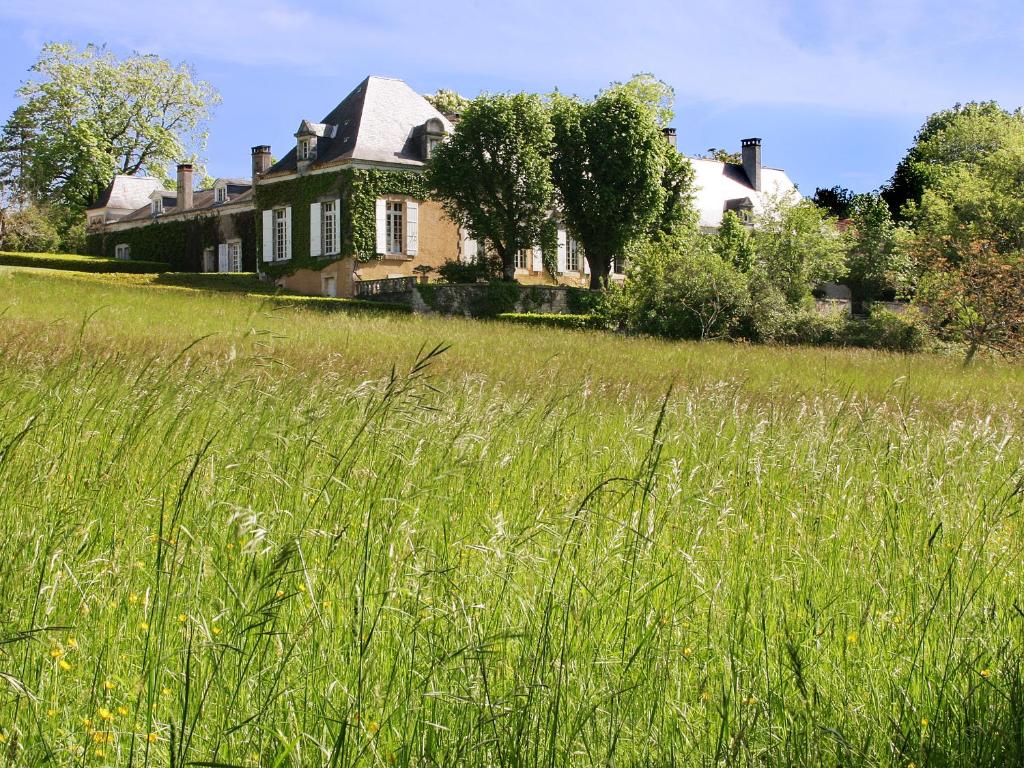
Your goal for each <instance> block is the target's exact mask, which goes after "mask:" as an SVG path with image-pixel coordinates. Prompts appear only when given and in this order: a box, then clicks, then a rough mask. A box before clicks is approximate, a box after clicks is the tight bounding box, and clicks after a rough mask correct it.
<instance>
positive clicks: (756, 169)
mask: <svg viewBox="0 0 1024 768" xmlns="http://www.w3.org/2000/svg"><path fill="white" fill-rule="evenodd" d="M741 145H742V147H743V170H744V171H745V172H746V174H747V178H748V179H750V186H752V187H753V188H754V189H755V190H757V191H758V192H760V191H761V140H760V139H744V140H743V141H742V142H741Z"/></svg>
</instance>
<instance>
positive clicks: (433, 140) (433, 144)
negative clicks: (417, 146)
mask: <svg viewBox="0 0 1024 768" xmlns="http://www.w3.org/2000/svg"><path fill="white" fill-rule="evenodd" d="M440 144H441V137H440V136H428V137H427V159H428V160H429V159H430V158H432V157H433V156H434V150H435V149H437V148H438V146H440Z"/></svg>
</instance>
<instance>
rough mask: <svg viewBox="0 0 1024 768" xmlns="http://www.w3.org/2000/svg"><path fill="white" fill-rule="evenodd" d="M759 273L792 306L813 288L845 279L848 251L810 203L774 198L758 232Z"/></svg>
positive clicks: (828, 220)
mask: <svg viewBox="0 0 1024 768" xmlns="http://www.w3.org/2000/svg"><path fill="white" fill-rule="evenodd" d="M754 250H755V252H756V254H757V259H756V263H755V267H754V268H755V269H756V270H759V271H760V272H761V273H762V275H763V277H764V279H765V280H766V282H767V283H768V284H770V285H773V286H774V287H775V288H777V289H778V291H779V292H780V293H781V294H782V295H783V296H784V297H785V299H786V302H787V303H788V304H789V305H790V306H793V307H797V306H801V305H803V304H805V303H806V302H807V301H808V299H809V298H810V296H811V291H812V289H813V288H814V287H815V286H817V285H819V284H820V283H823V282H825V281H830V280H840V279H842V278H843V277H844V276H845V275H846V265H845V259H846V247H845V242H844V239H843V238H842V237H841V236H840V235H839V232H838V231H837V230H836V226H835V220H834V219H832V218H830V217H829V216H828V215H827V214H826V213H825V212H824V211H822V210H821V209H820V208H819V207H818V206H816V205H815V204H814V203H812V202H811V201H810V200H800V201H799V202H794V200H793V199H792V198H790V197H782V198H776V199H774V200H771V201H770V203H769V205H767V206H766V209H765V211H764V213H763V214H762V215H761V216H760V217H759V221H758V226H757V227H756V228H755V230H754Z"/></svg>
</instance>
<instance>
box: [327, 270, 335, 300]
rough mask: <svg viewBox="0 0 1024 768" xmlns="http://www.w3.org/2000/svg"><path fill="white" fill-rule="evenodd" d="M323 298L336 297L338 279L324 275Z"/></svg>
mask: <svg viewBox="0 0 1024 768" xmlns="http://www.w3.org/2000/svg"><path fill="white" fill-rule="evenodd" d="M324 296H329V297H330V298H332V299H335V298H337V297H338V278H336V277H335V276H334V275H324Z"/></svg>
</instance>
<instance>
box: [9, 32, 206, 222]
mask: <svg viewBox="0 0 1024 768" xmlns="http://www.w3.org/2000/svg"><path fill="white" fill-rule="evenodd" d="M31 73H32V76H31V77H30V79H29V80H28V81H26V82H25V83H24V84H22V86H21V87H20V88H19V89H18V91H17V96H18V98H19V99H20V100H21V104H20V105H19V106H18V107H17V108H16V109H15V111H14V113H13V114H12V115H11V117H10V118H9V119H8V121H7V123H6V124H5V125H4V128H3V136H2V140H0V176H2V177H3V179H4V181H5V182H6V185H7V187H8V188H9V189H10V190H12V191H13V194H16V195H17V196H19V197H21V198H24V199H32V200H36V201H40V202H44V203H48V204H53V205H58V206H64V207H68V208H71V209H72V210H81V209H82V208H84V207H87V206H89V205H91V204H92V203H94V202H95V201H96V200H97V198H98V197H99V196H100V193H101V192H102V191H103V189H104V188H105V187H106V186H107V185H108V184H109V183H110V180H111V178H112V177H113V176H114V174H116V173H122V174H128V175H135V174H147V175H150V176H155V177H157V178H168V166H169V165H170V164H171V163H174V162H178V161H181V160H184V159H193V160H195V159H196V158H197V156H198V155H199V154H200V153H201V152H202V151H203V149H204V148H205V143H206V132H205V124H206V121H207V120H208V119H209V116H210V110H211V108H212V107H213V106H214V105H216V104H217V103H218V102H219V101H220V97H219V96H218V94H217V92H216V91H215V90H214V88H213V86H211V85H210V84H209V83H206V82H204V81H201V80H198V79H196V77H195V75H194V73H193V72H192V70H191V69H190V68H189V67H188V66H187V65H184V64H179V65H174V64H172V63H170V62H169V61H166V60H165V59H161V58H159V57H157V56H149V55H139V54H134V55H131V56H129V57H127V58H124V59H118V58H116V57H115V56H114V54H112V53H111V52H109V51H107V50H106V49H105V48H102V47H97V46H93V45H89V46H86V47H85V48H84V49H82V50H78V49H76V48H75V47H73V46H71V45H68V44H62V43H52V44H48V45H46V46H44V47H43V49H42V52H41V53H40V56H39V60H38V61H37V62H36V63H35V65H34V66H33V67H32V69H31Z"/></svg>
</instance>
